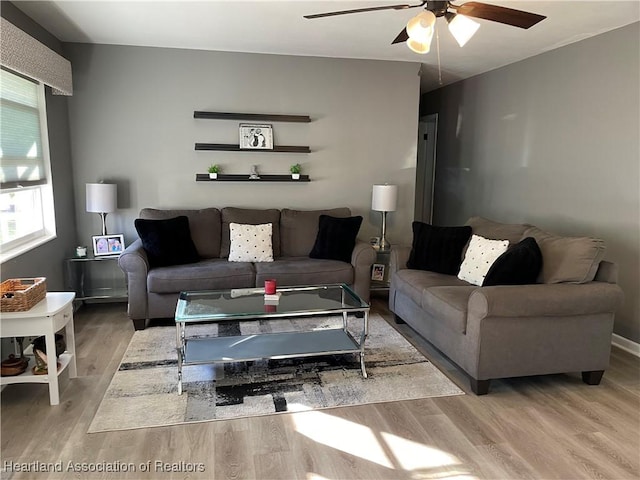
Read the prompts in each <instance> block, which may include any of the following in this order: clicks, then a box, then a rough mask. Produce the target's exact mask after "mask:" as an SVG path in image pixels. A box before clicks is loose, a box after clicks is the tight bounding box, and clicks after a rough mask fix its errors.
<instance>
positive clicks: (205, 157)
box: [65, 44, 420, 244]
mask: <svg viewBox="0 0 640 480" xmlns="http://www.w3.org/2000/svg"><path fill="white" fill-rule="evenodd" d="M65 51H66V53H67V54H68V56H69V58H70V59H71V62H72V65H73V72H74V88H75V94H74V96H73V98H72V99H70V101H69V117H70V123H71V132H72V135H71V137H72V152H73V162H74V181H75V185H74V188H75V192H76V217H77V225H78V238H79V241H81V242H85V243H87V242H89V241H90V238H91V235H92V234H96V233H98V232H99V230H100V226H99V219H98V216H97V215H95V214H88V213H86V212H85V211H84V198H83V196H84V189H85V183H87V182H95V181H98V180H103V179H104V180H110V181H115V182H117V183H118V184H119V210H118V211H117V212H116V213H114V214H111V215H109V217H108V218H107V223H108V229H109V231H110V232H112V233H116V232H118V233H120V232H122V233H124V234H125V240H126V243H127V244H129V243H131V242H132V241H133V240H134V239H135V238H137V235H136V233H135V229H134V226H133V221H134V219H135V218H136V217H137V215H138V212H139V210H140V209H141V208H143V207H159V208H162V207H168V208H172V207H197V208H199V207H208V206H214V207H225V206H238V207H252V208H256V207H257V208H270V207H275V208H282V207H288V208H299V209H314V208H325V207H335V206H348V207H350V208H351V209H352V211H353V213H354V214H358V215H362V216H363V217H364V222H363V226H362V229H361V233H360V237H361V238H364V239H368V238H369V236H373V235H376V234H378V233H379V228H380V227H379V226H380V222H381V219H380V214H379V213H377V212H376V213H372V212H371V211H370V207H371V189H372V185H373V184H374V183H384V182H388V183H395V184H398V185H399V186H400V191H401V195H400V199H399V207H398V208H399V211H398V212H396V213H393V214H390V215H389V226H388V232H389V239H390V240H391V242H394V241H410V223H411V220H412V218H413V197H414V179H415V163H416V160H415V152H416V137H417V134H416V132H417V122H418V104H419V88H420V87H419V77H418V75H417V72H418V64H411V63H401V62H382V61H362V60H344V59H328V58H304V57H290V56H278V55H256V54H242V53H224V52H210V51H194V50H179V49H163V48H145V47H127V46H113V45H90V44H66V45H65ZM194 110H206V111H221V112H247V113H277V114H307V115H310V116H311V118H312V122H311V123H308V124H295V123H274V124H273V125H274V138H275V143H276V144H282V145H309V146H310V147H311V150H312V153H310V154H286V153H264V152H260V153H247V152H237V153H229V152H207V151H205V152H196V151H195V150H194V143H195V142H206V143H236V144H237V143H238V123H239V122H238V121H223V120H200V119H199V120H196V119H194V118H193V111H194ZM268 123H269V122H268ZM298 162H299V163H301V164H302V168H303V172H302V173H303V174H308V175H310V177H311V179H312V181H311V182H310V183H303V184H291V183H281V184H279V183H207V182H198V183H196V182H195V175H196V173H206V169H207V167H208V166H209V165H210V164H211V163H217V164H219V165H221V166H222V169H223V170H222V171H223V173H245V174H247V175H248V174H249V172H250V167H251V165H253V164H257V165H259V171H260V172H261V173H264V174H278V173H279V174H287V173H288V172H289V166H290V165H291V164H293V163H298ZM403 236H404V237H403Z"/></svg>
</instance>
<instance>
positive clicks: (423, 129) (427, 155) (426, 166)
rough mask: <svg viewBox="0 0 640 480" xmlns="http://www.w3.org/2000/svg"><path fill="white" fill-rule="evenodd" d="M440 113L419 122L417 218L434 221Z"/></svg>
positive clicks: (428, 221)
mask: <svg viewBox="0 0 640 480" xmlns="http://www.w3.org/2000/svg"><path fill="white" fill-rule="evenodd" d="M437 134H438V114H437V113H434V114H431V115H427V116H424V117H422V118H420V121H419V122H418V158H417V163H416V201H415V210H414V211H415V218H414V219H415V220H418V221H420V222H425V223H432V221H433V188H434V185H435V177H436V140H437Z"/></svg>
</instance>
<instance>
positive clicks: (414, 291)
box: [391, 268, 469, 305]
mask: <svg viewBox="0 0 640 480" xmlns="http://www.w3.org/2000/svg"><path fill="white" fill-rule="evenodd" d="M391 281H392V282H393V287H394V288H395V289H396V290H399V291H401V292H402V293H404V294H405V295H407V296H408V297H409V298H411V300H413V301H414V302H415V303H416V304H417V305H420V304H421V302H422V292H423V290H424V289H425V288H429V287H439V286H465V287H468V286H469V284H468V283H467V282H465V281H463V280H460V279H459V278H458V277H456V276H455V275H445V274H442V273H436V272H429V271H426V270H412V269H407V268H404V269H402V270H398V271H397V272H395V273H394V274H393V277H392V278H391Z"/></svg>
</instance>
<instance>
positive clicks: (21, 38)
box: [0, 18, 73, 95]
mask: <svg viewBox="0 0 640 480" xmlns="http://www.w3.org/2000/svg"><path fill="white" fill-rule="evenodd" d="M1 27H2V35H0V63H1V64H2V66H3V67H6V68H9V69H11V70H13V71H15V72H18V73H21V74H22V75H26V76H27V77H30V78H33V79H34V80H37V81H39V82H42V83H44V84H45V85H49V86H50V87H51V88H52V89H53V93H54V94H56V95H73V83H72V77H71V62H69V60H67V59H66V58H64V57H63V56H61V55H59V54H57V53H56V52H54V51H53V50H51V49H50V48H49V47H47V46H46V45H43V44H42V43H40V42H39V41H38V40H36V39H35V38H33V37H32V36H31V35H29V34H27V33H25V32H24V31H22V30H20V29H19V28H18V27H16V26H15V25H14V24H12V23H11V22H9V21H8V20H6V19H5V18H2V24H1Z"/></svg>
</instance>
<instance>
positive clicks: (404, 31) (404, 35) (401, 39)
mask: <svg viewBox="0 0 640 480" xmlns="http://www.w3.org/2000/svg"><path fill="white" fill-rule="evenodd" d="M408 39H409V34H408V33H407V29H406V28H403V29H402V31H401V32H400V33H399V34H398V36H397V37H396V38H395V40H394V41H393V42H391V45H395V44H396V43H402V42H406V41H407V40H408Z"/></svg>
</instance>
